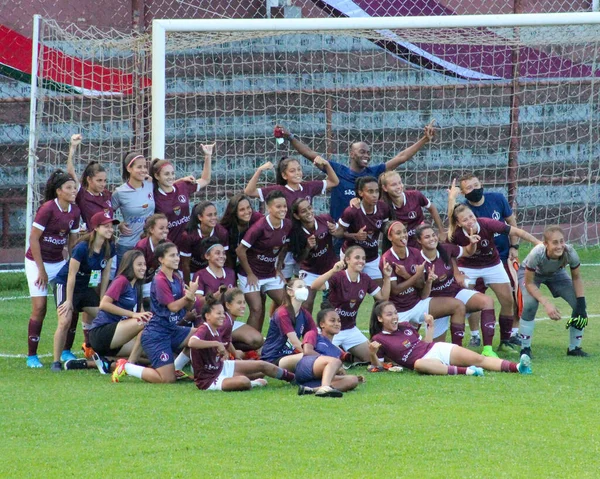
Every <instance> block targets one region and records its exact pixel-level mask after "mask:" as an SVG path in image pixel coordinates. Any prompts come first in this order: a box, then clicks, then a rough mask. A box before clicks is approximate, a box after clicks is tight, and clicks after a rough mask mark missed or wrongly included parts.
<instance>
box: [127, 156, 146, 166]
mask: <svg viewBox="0 0 600 479" xmlns="http://www.w3.org/2000/svg"><path fill="white" fill-rule="evenodd" d="M140 158H144V155H136V156H134V157H133V158H132V159H131V161H130V162H129V163H127V168H129V167H130V166H131V165H132V163H133V162H134V161H135V160H138V159H140Z"/></svg>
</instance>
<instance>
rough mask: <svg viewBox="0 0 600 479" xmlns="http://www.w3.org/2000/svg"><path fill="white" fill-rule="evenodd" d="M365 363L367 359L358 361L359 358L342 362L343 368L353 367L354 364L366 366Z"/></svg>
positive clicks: (367, 362)
mask: <svg viewBox="0 0 600 479" xmlns="http://www.w3.org/2000/svg"><path fill="white" fill-rule="evenodd" d="M367 364H369V361H359V360H356V361H354V362H351V363H344V364H343V368H344V369H350V368H354V367H356V366H366V365H367Z"/></svg>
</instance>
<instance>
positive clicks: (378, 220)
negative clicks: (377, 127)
mask: <svg viewBox="0 0 600 479" xmlns="http://www.w3.org/2000/svg"><path fill="white" fill-rule="evenodd" d="M356 196H357V197H358V198H360V205H359V207H358V208H353V207H352V206H349V207H348V208H346V209H345V210H344V212H343V213H342V216H341V217H340V219H339V220H338V229H337V232H336V236H338V237H340V238H341V237H342V236H343V237H344V238H345V241H344V245H343V246H342V252H345V251H346V250H347V249H348V248H349V247H350V246H353V245H356V246H360V247H361V248H362V249H363V250H364V252H365V255H366V264H365V266H364V273H365V274H367V275H368V276H369V277H370V278H371V279H373V280H374V281H375V282H376V283H377V284H378V285H379V286H381V284H382V276H381V271H380V270H379V234H380V233H382V232H383V223H385V222H386V221H387V220H388V219H389V217H390V208H389V206H388V205H387V204H386V203H385V202H383V201H379V185H378V183H377V179H376V178H374V177H372V176H362V177H360V178H358V179H357V180H356Z"/></svg>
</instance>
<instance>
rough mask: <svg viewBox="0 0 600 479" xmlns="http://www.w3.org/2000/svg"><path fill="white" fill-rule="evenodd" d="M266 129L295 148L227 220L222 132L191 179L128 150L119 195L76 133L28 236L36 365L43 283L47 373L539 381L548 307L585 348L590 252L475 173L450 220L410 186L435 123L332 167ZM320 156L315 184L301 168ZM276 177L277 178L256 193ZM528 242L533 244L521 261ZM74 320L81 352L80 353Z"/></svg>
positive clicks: (455, 195) (231, 379)
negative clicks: (527, 226) (533, 220)
mask: <svg viewBox="0 0 600 479" xmlns="http://www.w3.org/2000/svg"><path fill="white" fill-rule="evenodd" d="M274 133H275V137H276V139H277V140H278V141H279V142H283V141H285V142H287V143H288V145H289V147H290V150H294V151H295V152H296V153H297V155H296V156H289V157H284V158H281V159H280V160H279V161H278V162H277V163H276V164H272V163H271V162H266V163H264V164H263V165H261V166H260V167H258V168H257V169H256V171H255V173H254V174H253V176H252V177H251V178H250V180H249V181H248V183H247V185H246V187H245V189H244V191H243V192H242V191H240V192H234V193H235V194H233V196H231V197H230V198H229V201H228V203H227V206H226V208H225V211H224V213H223V215H222V216H221V217H219V215H218V211H217V206H216V204H215V203H213V202H211V201H210V200H203V201H198V202H195V201H194V195H195V194H196V193H198V192H200V191H201V190H203V189H204V188H206V187H207V185H209V184H210V182H211V164H212V162H213V161H214V158H213V156H214V154H215V148H216V147H215V144H204V145H202V146H201V148H202V152H203V154H204V159H203V168H202V171H201V173H200V176H199V177H198V178H197V177H196V176H195V175H193V173H197V172H186V173H189V174H190V176H184V177H181V178H177V177H176V172H175V171H176V170H175V167H174V165H173V163H172V162H170V161H169V160H165V159H154V160H149V159H148V158H146V157H145V156H144V155H142V154H141V153H138V152H132V153H129V154H127V155H126V156H125V157H124V158H123V159H122V175H123V183H122V184H121V185H120V186H118V187H117V188H116V189H115V190H114V191H112V192H110V191H109V190H108V189H107V172H106V169H105V166H103V165H102V164H100V163H98V162H96V161H91V162H89V163H87V165H83V164H82V165H81V167H82V169H83V171H82V172H79V173H78V172H77V171H76V170H77V169H76V167H75V163H78V164H79V161H78V160H77V151H78V147H79V145H80V144H81V143H82V141H84V138H82V136H81V135H78V134H75V135H73V136H72V137H71V143H70V148H69V154H68V158H67V161H66V164H65V168H64V169H59V170H56V171H54V172H53V173H52V174H51V176H50V178H48V181H47V183H46V187H45V192H44V195H45V197H44V200H43V203H42V204H41V206H40V208H39V209H38V211H37V213H36V214H35V219H34V221H33V226H32V228H31V232H30V236H29V249H28V250H27V253H26V258H25V273H26V276H27V282H28V286H29V292H30V297H31V305H32V307H31V316H30V319H29V326H28V356H27V366H28V367H30V368H41V367H43V364H42V362H41V361H40V358H39V357H38V354H37V350H38V346H39V341H40V334H41V331H42V325H43V322H44V318H45V317H46V314H47V307H48V299H47V296H48V293H49V292H50V291H53V292H54V297H55V303H56V308H57V310H56V311H57V317H58V324H57V328H56V332H55V333H54V344H53V361H52V364H51V366H50V367H51V369H52V370H53V371H57V372H61V371H65V370H71V369H87V368H90V369H92V368H93V369H98V370H99V371H100V373H102V374H105V375H106V377H110V378H111V379H112V381H113V382H120V381H121V380H122V379H123V378H124V377H125V376H132V377H135V378H139V379H141V380H143V381H147V382H152V383H173V382H176V381H177V380H189V379H193V381H194V382H195V385H196V386H197V387H198V388H199V389H203V390H222V391H241V390H247V389H251V388H253V387H262V386H265V385H267V380H266V379H265V377H268V378H275V379H278V380H281V381H285V382H289V383H293V384H295V385H297V387H298V394H300V395H308V394H314V395H315V396H319V397H341V396H342V395H343V393H344V392H347V391H350V390H352V389H355V388H357V387H358V386H359V385H360V384H361V383H363V382H364V381H365V377H364V376H361V375H352V374H350V373H349V372H350V371H351V368H352V367H354V366H357V365H361V364H364V365H368V368H367V371H369V372H373V373H375V372H382V373H386V374H387V373H393V372H397V371H402V369H403V368H405V369H410V370H414V371H416V372H418V373H421V374H434V375H468V376H482V375H484V371H498V372H507V373H519V374H531V372H532V367H531V363H532V359H534V357H535V356H534V355H535V348H534V347H533V346H532V339H533V333H534V318H535V316H536V314H537V312H538V309H539V306H540V305H542V306H543V308H544V311H543V312H545V315H546V316H547V317H548V318H550V319H551V320H560V319H561V318H564V319H565V325H566V329H567V333H566V335H565V336H568V338H567V339H568V340H567V341H566V343H565V345H567V344H568V346H567V347H566V348H565V351H566V354H567V355H568V356H575V357H582V356H587V353H586V352H584V350H583V349H582V347H581V343H582V338H583V332H584V329H585V327H586V325H587V322H588V319H587V312H586V301H585V291H584V286H583V281H582V278H581V275H580V267H579V266H580V261H579V258H578V255H577V253H576V251H575V250H574V249H573V247H572V246H570V245H568V244H566V243H565V235H564V233H563V231H562V230H561V228H560V226H558V225H556V226H549V227H547V228H546V229H545V230H544V232H543V234H540V235H539V237H536V236H533V235H532V234H530V233H528V232H527V231H525V230H524V229H522V228H519V227H518V225H517V222H516V216H515V214H514V213H513V211H512V209H511V207H510V205H509V203H508V201H507V199H506V198H505V196H504V195H502V194H501V193H496V192H488V191H484V188H483V186H482V180H483V178H479V177H478V176H477V174H476V172H467V171H464V172H462V175H461V176H460V177H458V178H456V179H455V180H453V181H452V184H451V185H449V188H448V189H447V190H446V189H444V191H443V193H444V197H445V198H446V199H447V206H446V204H444V209H445V208H446V207H447V218H448V220H447V224H445V222H444V221H443V217H444V218H445V217H446V211H445V210H444V211H443V214H442V215H440V211H439V210H438V209H437V208H436V206H435V205H434V204H433V203H432V202H431V201H430V199H428V198H427V196H425V195H424V194H423V193H422V192H420V191H417V190H415V189H410V188H409V187H408V185H407V187H405V185H404V183H403V178H402V175H401V173H400V172H399V171H397V168H398V167H399V166H400V165H401V164H403V163H405V162H406V161H408V160H410V159H411V158H412V157H413V156H414V155H415V154H417V153H418V152H419V150H420V149H421V148H422V147H423V146H425V145H426V144H428V143H429V142H432V141H435V126H434V122H431V123H430V124H428V125H427V126H425V128H424V133H423V135H422V137H421V138H420V139H419V140H418V141H417V142H416V143H415V144H413V145H411V146H409V147H408V148H406V149H405V150H403V151H401V152H399V153H398V154H397V155H396V156H395V157H394V158H392V159H390V160H389V161H387V162H385V163H380V164H372V162H371V152H370V147H369V145H368V144H367V143H365V142H362V141H357V142H354V143H352V144H350V145H349V150H348V163H347V164H341V163H337V162H333V161H327V160H326V159H324V158H323V157H322V156H320V155H319V154H318V153H317V152H315V151H313V150H312V149H311V148H310V146H308V145H307V144H305V143H303V142H302V141H301V139H300V138H298V137H296V136H295V135H294V134H293V133H292V132H290V131H288V130H287V129H286V128H285V127H282V126H279V125H277V126H275V130H274ZM309 165H310V166H313V165H314V167H316V168H318V169H319V170H320V171H322V173H323V177H324V178H323V179H321V180H314V181H306V180H305V179H304V175H303V168H305V167H307V166H309ZM269 170H274V172H275V183H274V184H269V185H266V186H261V185H264V181H263V180H264V178H265V177H266V172H268V171H269ZM204 196H206V195H205V194H204ZM317 196H323V197H326V198H328V200H329V206H330V212H329V214H317V212H315V211H314V210H313V199H314V198H315V197H317ZM257 200H258V201H257ZM256 205H260V207H259V208H255V206H256ZM523 243H530V244H531V248H530V251H529V253H528V254H522V255H521V256H519V247H520V245H522V244H523ZM567 269H568V270H569V271H567ZM49 285H51V287H50V288H49ZM542 285H545V288H546V290H547V292H549V293H550V295H551V296H553V297H555V298H558V297H560V298H562V300H564V302H566V306H565V307H566V308H569V312H570V314H566V315H561V313H560V312H559V310H558V309H557V308H556V306H555V305H554V303H553V302H552V301H551V300H550V296H549V295H548V294H547V292H544V293H543V292H542V291H543V289H542ZM488 288H489V289H490V290H491V294H485V292H486V290H487V289H488ZM319 292H322V293H321V294H320V295H319ZM367 295H370V296H372V297H373V300H374V302H373V307H372V310H371V311H367V312H366V313H367V314H369V313H370V323H369V332H368V334H367V332H366V331H365V330H361V329H359V327H358V326H357V318H358V313H359V310H361V306H362V308H363V309H364V308H366V307H368V308H371V302H368V303H364V300H365V298H366V296H367ZM494 297H495V298H496V299H497V302H498V307H497V308H499V313H498V315H496V312H495V309H494V306H495V302H494ZM267 298H270V301H269V302H267ZM363 303H364V306H363ZM361 311H362V310H361ZM313 318H314V319H313ZM265 321H267V323H268V325H266V326H267V327H266V328H265V329H266V331H265V336H263V323H264V322H265ZM79 322H81V325H82V329H83V333H84V340H85V342H84V344H83V345H82V348H83V352H84V355H85V358H83V359H79V358H78V357H77V356H75V354H73V352H72V350H73V346H74V341H75V336H76V331H77V326H78V324H79ZM496 323H498V326H499V328H498V329H499V341H498V340H497V341H496V342H494V336H495V335H496ZM467 324H468V326H469V328H468V329H469V331H470V337H465V332H466V325H467ZM494 344H495V345H496V346H495V347H493V345H494ZM77 349H78V348H77ZM532 351H533V352H532ZM499 354H500V356H502V357H499ZM510 356H513V358H514V359H515V360H514V361H511V360H509V359H504V357H510ZM188 363H191V364H190V366H191V367H190V368H189V371H190V374H189V375H188V373H187V372H185V370H188ZM62 374H64V372H63V373H62ZM361 387H362V386H361Z"/></svg>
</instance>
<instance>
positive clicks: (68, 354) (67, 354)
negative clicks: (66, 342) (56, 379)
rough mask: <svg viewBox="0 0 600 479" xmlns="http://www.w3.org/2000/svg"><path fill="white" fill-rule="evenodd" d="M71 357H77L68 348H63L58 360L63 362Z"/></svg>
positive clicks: (70, 359)
mask: <svg viewBox="0 0 600 479" xmlns="http://www.w3.org/2000/svg"><path fill="white" fill-rule="evenodd" d="M73 359H77V357H76V356H75V355H74V354H73V353H72V352H71V350H70V349H65V350H64V351H63V352H62V353H61V355H60V360H61V361H62V362H63V363H66V362H67V361H72V360H73Z"/></svg>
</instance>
